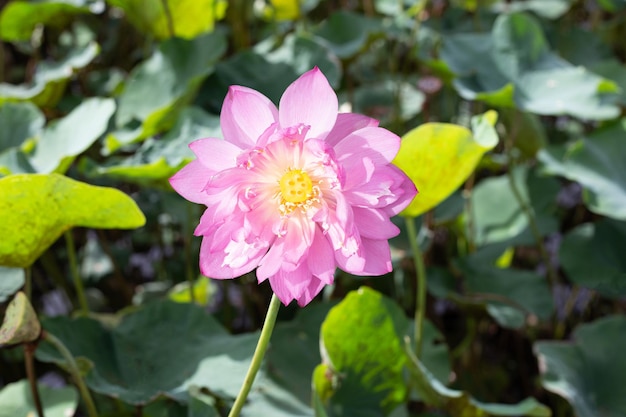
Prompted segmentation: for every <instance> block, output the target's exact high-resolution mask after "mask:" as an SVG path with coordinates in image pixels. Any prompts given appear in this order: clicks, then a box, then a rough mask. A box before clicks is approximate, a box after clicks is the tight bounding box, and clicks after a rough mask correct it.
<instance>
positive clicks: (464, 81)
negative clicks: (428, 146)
mask: <svg viewBox="0 0 626 417" xmlns="http://www.w3.org/2000/svg"><path fill="white" fill-rule="evenodd" d="M441 56H442V58H443V60H444V61H445V62H446V63H447V64H448V66H449V67H450V69H451V70H452V71H453V72H454V73H456V75H457V76H458V78H457V79H455V80H454V86H455V88H456V89H457V91H458V92H459V94H460V95H461V96H462V97H463V98H465V99H468V100H482V101H485V102H487V103H489V104H491V105H495V106H505V107H511V106H516V107H517V108H518V109H520V110H524V111H528V112H532V113H537V114H542V115H561V114H568V115H571V116H574V117H578V118H581V119H591V120H604V119H612V118H614V117H616V116H618V115H619V108H618V107H617V106H616V105H615V102H616V101H617V99H618V95H617V93H618V92H619V88H618V86H617V85H616V84H615V83H613V82H611V81H609V80H606V79H604V78H602V77H599V76H597V75H595V74H593V73H591V72H589V71H587V70H585V69H584V68H579V67H575V66H573V65H572V64H570V63H569V62H567V61H565V60H563V59H562V58H560V57H559V56H558V55H557V54H555V53H554V52H552V51H551V49H550V47H549V45H548V43H547V41H546V39H545V36H544V34H543V31H542V29H541V26H540V25H539V23H538V22H537V21H536V20H535V19H534V18H532V17H531V16H529V15H526V14H524V13H506V14H502V15H500V16H498V18H497V19H496V21H495V23H494V26H493V29H492V32H491V34H483V33H462V34H454V35H450V36H446V37H445V38H444V41H443V47H442V51H441Z"/></svg>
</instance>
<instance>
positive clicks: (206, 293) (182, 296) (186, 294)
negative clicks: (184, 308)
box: [168, 276, 215, 306]
mask: <svg viewBox="0 0 626 417" xmlns="http://www.w3.org/2000/svg"><path fill="white" fill-rule="evenodd" d="M213 294H215V286H214V284H213V283H212V281H210V280H209V279H208V278H206V277H203V276H201V277H200V278H198V279H197V280H196V281H195V282H194V284H193V297H192V296H191V290H190V288H189V282H187V281H185V282H181V283H180V284H177V285H175V286H174V287H173V288H172V289H171V290H170V291H169V293H168V297H169V299H170V300H172V301H175V302H177V303H191V302H195V303H196V304H198V305H201V306H206V305H207V304H209V301H211V298H212V297H213Z"/></svg>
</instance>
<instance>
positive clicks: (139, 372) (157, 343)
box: [36, 301, 258, 405]
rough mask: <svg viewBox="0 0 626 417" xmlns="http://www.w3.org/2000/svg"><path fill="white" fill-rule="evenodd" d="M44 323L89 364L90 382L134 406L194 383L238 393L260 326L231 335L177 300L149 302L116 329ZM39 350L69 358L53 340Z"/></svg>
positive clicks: (42, 356)
mask: <svg viewBox="0 0 626 417" xmlns="http://www.w3.org/2000/svg"><path fill="white" fill-rule="evenodd" d="M43 325H44V328H46V329H47V330H49V331H50V332H52V333H54V334H55V335H56V336H57V337H58V338H59V339H61V341H62V342H63V343H64V344H65V345H66V346H67V348H68V349H69V350H70V351H71V352H72V354H73V355H74V356H75V357H78V358H81V357H82V358H85V359H87V360H88V361H89V362H90V363H91V365H92V367H91V369H90V370H89V371H88V373H87V375H86V377H85V381H86V383H87V385H88V386H89V387H90V388H91V389H93V390H94V391H96V392H98V393H101V394H104V395H109V396H114V397H118V398H120V399H121V400H122V401H124V402H127V403H129V404H133V405H141V404H146V403H148V402H150V401H152V400H154V399H155V398H157V397H159V396H162V395H165V396H167V397H170V398H174V399H178V400H184V399H185V398H186V396H187V390H188V389H189V388H190V387H191V386H198V387H207V388H209V389H210V390H211V392H214V393H216V394H219V395H220V396H225V397H227V398H229V397H230V398H234V397H235V396H236V395H237V393H238V391H239V387H240V385H241V383H242V381H243V378H244V376H245V373H246V370H247V368H248V364H249V361H250V358H251V356H252V353H253V351H254V347H255V344H256V340H257V338H258V335H257V334H256V333H251V334H245V335H240V336H231V335H230V334H228V333H227V332H226V331H225V330H224V329H223V328H222V326H221V325H220V324H219V323H218V322H217V321H216V320H215V319H214V318H213V317H212V316H209V315H208V314H206V312H205V311H204V310H203V309H202V308H200V307H198V306H195V305H192V304H179V303H174V302H171V301H155V302H151V303H148V304H146V305H145V306H143V307H142V308H141V309H139V310H136V311H134V312H131V313H129V314H127V315H124V316H122V317H121V319H120V321H119V324H118V325H116V326H115V327H113V328H106V327H105V326H104V325H102V324H101V323H100V322H98V321H96V320H94V319H90V318H78V319H70V318H68V317H56V318H52V319H46V320H45V321H44V322H43ZM36 357H37V359H39V360H40V361H43V362H54V363H57V364H59V365H62V366H64V365H65V363H64V359H63V358H62V357H61V356H60V355H59V354H58V352H57V351H56V350H55V349H54V348H53V347H52V346H50V345H49V344H47V343H41V344H40V345H39V348H38V349H37V352H36Z"/></svg>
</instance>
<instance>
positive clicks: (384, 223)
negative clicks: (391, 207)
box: [352, 207, 400, 239]
mask: <svg viewBox="0 0 626 417" xmlns="http://www.w3.org/2000/svg"><path fill="white" fill-rule="evenodd" d="M352 211H353V213H354V224H355V225H356V227H357V228H358V229H359V233H360V235H361V237H362V238H371V239H390V238H392V237H394V236H397V235H398V234H400V229H398V227H397V226H396V225H395V224H393V223H392V222H391V220H389V216H388V215H387V214H386V213H382V212H381V211H380V210H377V209H370V208H363V207H352Z"/></svg>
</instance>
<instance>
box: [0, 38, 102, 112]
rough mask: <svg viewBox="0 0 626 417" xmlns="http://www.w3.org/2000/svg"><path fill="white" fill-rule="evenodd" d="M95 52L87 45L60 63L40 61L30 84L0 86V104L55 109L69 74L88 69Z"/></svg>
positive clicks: (93, 43) (97, 51) (94, 45)
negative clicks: (31, 105)
mask: <svg viewBox="0 0 626 417" xmlns="http://www.w3.org/2000/svg"><path fill="white" fill-rule="evenodd" d="M98 53H100V46H98V44H97V43H95V42H90V43H88V44H87V45H85V46H82V47H79V48H75V49H72V50H71V51H70V52H69V54H68V55H67V56H66V57H65V58H64V59H63V60H61V61H59V62H53V63H50V62H41V63H40V64H39V65H38V66H37V68H36V69H35V75H34V77H33V83H32V84H31V85H12V84H7V83H0V104H2V103H4V102H7V101H30V102H32V103H33V104H35V105H37V106H38V107H42V108H52V107H55V106H56V104H57V103H58V102H59V100H60V99H61V97H62V96H63V92H64V91H65V87H66V85H67V83H68V81H69V79H70V78H71V77H72V75H73V74H74V73H75V72H76V71H77V70H79V69H81V68H84V67H85V66H87V65H88V64H89V63H90V62H91V61H92V60H93V59H94V58H95V57H96V55H98Z"/></svg>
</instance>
